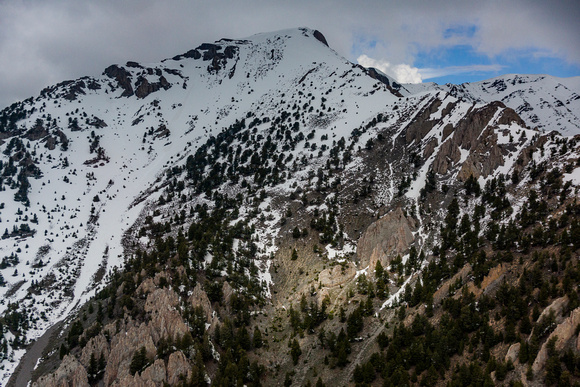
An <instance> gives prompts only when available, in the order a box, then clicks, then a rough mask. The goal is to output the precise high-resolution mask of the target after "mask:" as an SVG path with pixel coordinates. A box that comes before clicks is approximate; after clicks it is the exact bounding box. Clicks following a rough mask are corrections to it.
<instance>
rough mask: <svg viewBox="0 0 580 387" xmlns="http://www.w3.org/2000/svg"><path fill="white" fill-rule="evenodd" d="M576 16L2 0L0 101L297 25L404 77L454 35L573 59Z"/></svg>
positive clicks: (563, 9) (361, 6) (578, 30)
mask: <svg viewBox="0 0 580 387" xmlns="http://www.w3.org/2000/svg"><path fill="white" fill-rule="evenodd" d="M579 19H580V7H579V6H578V0H551V1H529V0H512V1H491V2H486V1H475V0H431V1H424V0H407V1H404V2H402V1H394V0H367V1H356V2H353V1H348V0H333V1H329V0H318V1H312V0H294V1H282V0H274V1H267V0H247V1H243V2H242V1H239V2H235V1H230V0H214V1H211V2H210V1H203V0H175V1H171V2H166V1H157V0H126V1H115V0H102V1H93V2H86V1H76V0H5V1H3V0H0V108H2V107H3V106H6V105H9V104H10V103H12V102H14V101H15V100H18V99H23V98H27V97H29V96H32V95H37V94H38V92H39V91H40V90H41V89H42V88H43V87H45V86H48V85H50V84H54V83H56V82H60V81H62V80H65V79H74V78H78V77H80V76H83V75H96V74H99V73H101V72H102V71H103V69H104V68H106V67H107V66H108V65H110V64H112V63H125V62H126V61H128V60H135V61H137V62H150V61H151V62H155V61H158V60H161V59H163V58H167V57H172V56H174V55H176V54H179V53H183V52H186V51H187V50H189V49H191V48H194V47H195V46H197V45H199V44H201V43H203V42H212V41H215V40H217V39H220V38H222V37H230V38H243V37H245V36H249V35H252V34H255V33H259V32H268V31H275V30H280V29H284V28H292V27H299V26H306V27H311V28H316V29H318V30H320V31H321V32H322V33H323V34H324V35H325V36H326V38H327V40H328V43H329V45H330V47H332V48H333V49H334V50H336V51H337V52H338V53H339V54H341V55H343V56H345V57H346V58H348V59H350V60H353V59H355V58H356V57H358V56H359V55H361V54H366V55H368V56H369V57H371V58H387V59H388V66H386V65H385V66H386V68H388V71H387V73H390V74H391V75H393V77H395V78H397V79H402V80H405V81H407V82H419V78H421V79H426V74H425V73H424V72H423V69H416V68H414V67H413V66H412V64H413V63H415V61H416V58H417V56H418V54H421V55H423V56H428V57H430V58H431V59H432V63H437V56H438V55H445V54H444V53H445V51H446V49H448V48H452V47H455V46H457V45H461V46H465V47H469V48H470V49H472V50H473V52H475V53H477V54H479V55H483V56H485V57H488V58H494V57H496V56H507V57H509V58H508V59H510V61H511V62H512V63H518V62H520V58H522V57H523V56H524V55H527V57H533V56H545V57H553V58H556V59H558V60H560V61H566V62H567V63H569V64H572V65H574V66H578V65H579V64H580V49H579V47H580V23H578V20H579ZM450 31H451V33H450ZM381 62H385V61H381ZM504 62H506V61H505V60H504ZM385 63H386V62H385ZM446 63H449V61H447V62H446ZM409 64H411V65H409ZM377 67H378V66H377ZM429 67H436V66H435V65H429ZM522 71H523V72H525V71H526V70H525V68H524V69H522Z"/></svg>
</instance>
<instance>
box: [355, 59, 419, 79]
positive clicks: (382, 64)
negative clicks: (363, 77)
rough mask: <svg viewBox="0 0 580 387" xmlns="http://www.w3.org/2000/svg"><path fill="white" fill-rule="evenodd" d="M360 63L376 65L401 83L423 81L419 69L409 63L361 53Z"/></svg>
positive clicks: (375, 66)
mask: <svg viewBox="0 0 580 387" xmlns="http://www.w3.org/2000/svg"><path fill="white" fill-rule="evenodd" d="M357 62H358V64H360V65H361V66H364V67H374V68H376V69H379V70H380V71H382V72H383V73H385V74H387V75H388V76H390V77H393V78H395V80H396V81H397V82H399V83H421V82H422V81H423V79H422V76H421V74H420V73H419V69H418V68H417V67H413V66H409V65H408V64H404V63H401V64H391V63H390V62H388V61H386V60H376V59H373V58H370V57H368V56H367V55H361V56H359V57H358V58H357Z"/></svg>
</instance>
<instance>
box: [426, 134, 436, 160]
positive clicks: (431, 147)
mask: <svg viewBox="0 0 580 387" xmlns="http://www.w3.org/2000/svg"><path fill="white" fill-rule="evenodd" d="M437 145H439V141H437V139H436V138H435V137H433V138H432V139H430V140H429V142H428V143H427V144H426V145H425V150H423V158H424V159H428V158H429V157H431V155H432V154H433V152H434V151H435V148H436V147H437Z"/></svg>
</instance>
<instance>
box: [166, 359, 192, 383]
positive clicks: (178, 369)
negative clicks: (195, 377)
mask: <svg viewBox="0 0 580 387" xmlns="http://www.w3.org/2000/svg"><path fill="white" fill-rule="evenodd" d="M180 376H185V377H186V379H189V378H190V377H191V366H190V365H189V362H188V361H187V359H186V357H185V355H184V354H183V352H181V351H177V352H173V353H172V354H171V355H169V360H168V361H167V382H168V383H169V385H170V386H175V385H177V383H178V382H179V380H180Z"/></svg>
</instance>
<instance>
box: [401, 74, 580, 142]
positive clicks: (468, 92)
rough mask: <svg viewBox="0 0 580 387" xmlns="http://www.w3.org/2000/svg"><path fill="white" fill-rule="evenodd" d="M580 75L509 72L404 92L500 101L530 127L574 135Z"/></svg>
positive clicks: (579, 127)
mask: <svg viewBox="0 0 580 387" xmlns="http://www.w3.org/2000/svg"><path fill="white" fill-rule="evenodd" d="M579 88H580V77H573V78H557V77H553V76H550V75H520V74H508V75H502V76H499V77H496V78H492V79H489V80H485V81H481V82H473V83H463V84H461V85H451V84H446V85H436V84H432V83H431V84H430V83H426V84H420V85H404V89H403V90H402V92H408V93H416V92H417V91H419V90H431V89H434V90H444V91H447V92H449V93H450V94H451V95H453V96H455V97H457V98H461V99H465V100H467V101H473V102H476V103H490V102H493V101H501V102H503V103H504V104H505V105H506V106H508V107H510V108H512V109H514V110H515V111H516V112H517V113H518V114H519V115H520V116H521V117H522V119H523V120H524V121H525V122H526V124H527V125H528V126H530V127H533V128H535V127H537V128H538V129H540V130H544V131H548V132H549V131H551V130H557V131H558V132H560V133H562V134H564V135H567V136H573V135H576V134H579V133H580V118H579V117H580V95H579V94H578V89H579Z"/></svg>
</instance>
